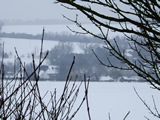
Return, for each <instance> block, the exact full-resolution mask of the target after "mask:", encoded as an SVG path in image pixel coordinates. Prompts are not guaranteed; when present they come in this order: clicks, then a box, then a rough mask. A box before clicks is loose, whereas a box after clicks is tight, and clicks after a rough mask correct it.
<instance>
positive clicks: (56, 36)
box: [0, 32, 100, 43]
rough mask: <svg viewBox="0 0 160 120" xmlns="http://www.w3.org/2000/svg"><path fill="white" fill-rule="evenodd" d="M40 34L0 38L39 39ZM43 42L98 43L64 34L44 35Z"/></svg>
mask: <svg viewBox="0 0 160 120" xmlns="http://www.w3.org/2000/svg"><path fill="white" fill-rule="evenodd" d="M41 36H42V35H41V34H37V35H32V34H26V33H14V32H12V33H5V32H0V38H2V37H3V38H5V37H6V38H17V39H22V38H23V39H28V40H31V39H37V40H40V39H41ZM44 39H45V40H53V41H57V40H58V41H61V42H96V43H99V42H100V41H99V40H97V38H95V37H89V36H86V35H79V34H65V33H45V36H44Z"/></svg>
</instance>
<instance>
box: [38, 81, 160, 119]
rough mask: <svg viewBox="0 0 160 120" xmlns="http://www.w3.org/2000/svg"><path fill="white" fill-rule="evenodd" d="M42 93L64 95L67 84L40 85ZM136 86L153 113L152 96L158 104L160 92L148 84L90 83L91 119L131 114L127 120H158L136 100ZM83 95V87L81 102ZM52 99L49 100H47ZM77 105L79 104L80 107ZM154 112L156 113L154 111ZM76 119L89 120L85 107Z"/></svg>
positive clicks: (116, 117) (120, 116) (78, 101)
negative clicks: (55, 90)
mask: <svg viewBox="0 0 160 120" xmlns="http://www.w3.org/2000/svg"><path fill="white" fill-rule="evenodd" d="M39 85H40V90H41V93H42V95H43V94H44V93H45V91H46V90H50V91H53V90H54V88H55V87H56V88H57V91H58V93H61V92H62V88H63V85H64V82H49V81H48V82H40V84H39ZM133 87H135V88H136V90H137V92H138V93H139V95H140V96H141V97H142V98H143V99H144V100H145V101H146V102H147V103H148V105H149V106H150V107H151V109H153V110H154V105H153V100H152V95H153V96H154V98H155V101H156V102H157V106H158V105H160V104H159V102H158V101H159V100H160V95H159V92H158V91H156V90H153V89H151V88H150V87H149V85H148V84H147V83H106V82H90V86H89V105H90V111H91V117H92V120H109V117H108V114H109V113H110V117H111V120H123V118H124V117H125V115H126V114H127V113H128V112H129V111H130V114H129V116H128V117H127V119H126V120H146V118H145V117H144V116H146V117H148V118H150V120H158V119H156V118H155V117H153V116H152V115H150V113H149V111H148V110H147V108H146V107H145V106H144V105H143V103H142V102H141V101H140V99H139V98H138V97H137V95H136V93H135V91H134V89H133ZM83 95H84V87H83V86H82V87H81V91H80V94H79V99H78V100H77V104H78V103H80V100H81V98H82V96H83ZM48 98H49V97H48ZM77 104H76V105H77ZM154 111H155V110H154ZM74 120H88V117H87V111H86V105H85V103H84V105H83V106H82V108H81V109H80V111H79V113H78V114H77V116H76V117H75V118H74Z"/></svg>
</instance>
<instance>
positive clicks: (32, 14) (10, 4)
mask: <svg viewBox="0 0 160 120" xmlns="http://www.w3.org/2000/svg"><path fill="white" fill-rule="evenodd" d="M53 2H54V0H0V20H4V19H9V20H12V19H22V20H34V19H62V14H65V15H66V14H67V16H71V12H68V11H67V10H66V8H63V7H62V6H60V4H54V3H53ZM68 13H70V14H68ZM72 16H73V14H72Z"/></svg>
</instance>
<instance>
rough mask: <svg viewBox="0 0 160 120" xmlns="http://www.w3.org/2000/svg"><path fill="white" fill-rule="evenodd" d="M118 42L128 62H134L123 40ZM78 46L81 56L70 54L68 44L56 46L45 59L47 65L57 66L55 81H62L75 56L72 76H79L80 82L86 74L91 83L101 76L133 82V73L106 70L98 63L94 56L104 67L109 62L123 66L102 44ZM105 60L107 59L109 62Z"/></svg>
mask: <svg viewBox="0 0 160 120" xmlns="http://www.w3.org/2000/svg"><path fill="white" fill-rule="evenodd" d="M118 40H119V41H117V43H119V45H120V46H121V48H120V49H122V48H123V49H126V51H124V54H126V57H128V58H129V59H130V60H134V59H136V58H137V57H138V56H137V55H136V54H135V53H133V52H132V51H131V50H129V49H128V45H126V44H125V42H122V41H124V40H123V39H120V38H119V39H118ZM79 46H80V47H81V49H82V50H83V53H81V54H75V53H72V50H73V46H72V44H68V43H61V44H58V45H57V46H55V47H54V48H53V49H52V50H51V51H50V53H49V56H48V58H47V59H48V61H49V63H50V64H51V65H56V66H59V73H58V74H57V76H56V79H57V80H63V78H65V77H66V75H67V71H68V70H69V68H70V64H71V61H72V59H73V57H74V56H75V57H76V64H75V66H74V68H73V71H72V74H74V75H79V77H78V80H82V79H83V77H84V74H87V75H88V76H90V79H91V80H92V81H99V80H100V79H101V77H102V76H109V77H110V78H111V79H110V81H135V79H134V76H135V74H134V72H131V71H123V70H117V69H114V68H108V67H106V66H104V65H102V64H101V63H100V61H98V59H97V58H96V55H97V57H98V58H99V59H100V60H101V61H102V62H103V63H104V64H106V65H107V64H108V62H109V61H112V62H113V63H114V64H115V65H116V64H118V65H121V66H125V64H123V63H121V62H119V61H118V60H117V59H115V58H114V57H112V56H111V55H110V53H109V52H108V51H107V50H106V48H105V47H104V46H103V45H102V44H91V43H81V44H79ZM93 51H94V53H95V54H96V55H95V54H94V53H93ZM107 59H109V61H108V60H107ZM126 78H131V79H126Z"/></svg>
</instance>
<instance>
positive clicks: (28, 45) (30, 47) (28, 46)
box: [0, 38, 83, 63]
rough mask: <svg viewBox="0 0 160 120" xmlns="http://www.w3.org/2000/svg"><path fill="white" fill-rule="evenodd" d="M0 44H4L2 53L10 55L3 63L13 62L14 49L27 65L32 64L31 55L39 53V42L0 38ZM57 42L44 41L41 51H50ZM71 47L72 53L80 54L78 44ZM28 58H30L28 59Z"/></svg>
mask: <svg viewBox="0 0 160 120" xmlns="http://www.w3.org/2000/svg"><path fill="white" fill-rule="evenodd" d="M0 43H4V51H5V52H6V53H11V54H12V55H11V56H10V57H11V58H9V59H6V61H5V62H8V61H10V62H13V61H14V57H15V55H16V54H15V48H16V50H17V52H18V54H19V56H20V57H21V59H22V61H24V62H26V63H29V62H32V61H31V60H32V59H31V55H32V54H34V55H35V56H38V55H39V53H40V47H41V40H34V39H33V40H27V39H15V38H0ZM59 43H60V42H59V41H51V40H44V42H43V51H44V52H45V51H47V50H49V51H50V50H51V49H53V48H54V46H55V45H58V44H59ZM70 44H71V46H72V47H73V53H82V52H83V50H81V49H80V46H79V43H78V42H71V43H70ZM28 56H30V57H28Z"/></svg>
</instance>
